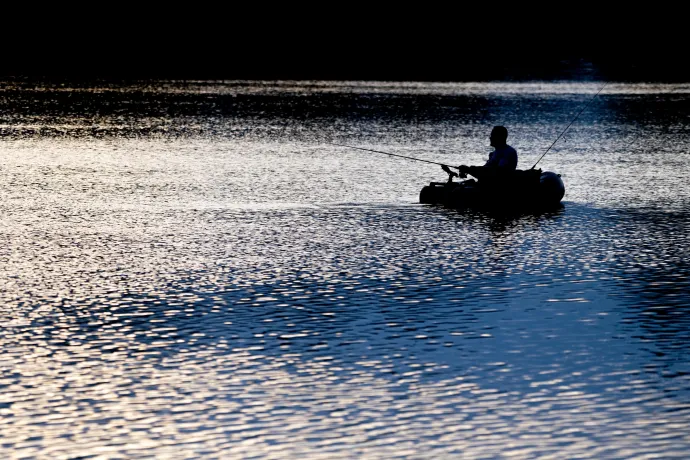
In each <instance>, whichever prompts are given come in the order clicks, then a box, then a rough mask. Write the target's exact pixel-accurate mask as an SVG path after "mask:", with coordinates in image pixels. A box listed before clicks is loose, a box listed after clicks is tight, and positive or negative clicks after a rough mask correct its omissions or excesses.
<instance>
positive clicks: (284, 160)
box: [0, 81, 690, 459]
mask: <svg viewBox="0 0 690 460" xmlns="http://www.w3.org/2000/svg"><path fill="white" fill-rule="evenodd" d="M602 86H603V82H588V83H573V82H565V81H564V82H556V83H547V82H532V83H498V82H497V83H457V84H450V83H448V84H440V83H420V84H415V83H361V82H359V83H358V82H303V83H294V82H272V83H268V82H266V83H261V82H234V81H233V82H230V81H228V82H153V83H151V82H135V83H129V84H113V83H102V84H100V85H90V86H86V85H65V86H60V85H51V84H37V83H35V82H26V81H24V82H20V83H17V82H6V83H5V84H4V85H3V90H2V91H0V130H1V132H2V134H3V140H2V143H1V144H0V155H1V156H0V158H1V159H2V163H1V164H0V178H1V180H2V187H1V188H0V207H1V208H0V209H1V214H0V218H1V219H2V221H1V227H0V229H1V233H0V238H1V239H2V243H3V244H2V245H1V246H0V260H1V261H2V263H1V264H0V282H1V283H2V284H1V286H2V289H1V290H0V296H1V298H2V304H3V306H4V308H3V309H2V310H1V311H0V327H1V329H0V331H1V335H0V344H1V345H2V351H3V353H2V356H1V357H0V365H1V366H2V373H1V374H0V386H1V387H2V392H0V414H2V417H1V418H0V448H1V449H2V452H3V457H5V458H133V457H136V458H329V459H330V458H353V457H355V458H429V459H431V458H434V459H436V458H504V457H505V458H508V457H512V458H598V459H599V458H653V457H656V458H675V457H680V458H683V457H685V456H686V451H687V450H688V448H689V447H690V432H688V429H687V426H688V422H689V421H690V406H689V404H688V403H689V402H690V391H689V390H690V378H689V374H688V372H690V366H689V365H688V356H689V352H690V345H689V343H690V341H689V339H690V320H689V319H688V315H690V300H689V299H690V296H688V294H689V293H690V281H689V279H690V278H689V275H690V264H689V263H688V260H689V259H688V247H690V244H689V243H690V241H689V240H690V237H689V236H688V235H689V234H690V231H689V230H690V228H689V227H690V212H689V211H688V210H689V209H690V208H689V207H688V204H689V203H690V186H688V181H687V178H688V177H690V166H689V162H688V151H689V149H688V146H689V145H690V118H689V115H690V98H689V97H688V94H689V93H690V86H689V85H687V84H651V83H648V84H645V83H635V84H632V83H630V84H623V83H618V84H617V83H609V84H607V85H606V87H604V89H603V90H602V91H601V93H599V94H598V95H596V96H595V94H597V92H598V91H599V90H600V89H601V88H602ZM583 109H584V110H583ZM580 111H582V112H581V113H580ZM578 113H580V115H579V116H578ZM576 116H577V118H575V117H576ZM573 119H575V122H573V124H572V126H571V127H570V128H569V129H568V131H567V132H566V134H565V136H563V138H561V139H560V140H559V141H558V142H557V143H556V144H555V145H554V146H553V148H552V149H551V150H550V151H549V152H548V154H547V155H546V156H545V157H544V158H543V159H542V160H541V161H540V163H539V167H541V168H543V169H545V170H550V171H555V172H557V173H560V174H561V175H562V177H563V180H564V182H565V184H566V196H565V198H564V200H563V207H562V208H560V209H558V210H555V211H553V212H549V213H543V214H534V215H522V216H496V215H490V214H483V213H474V212H469V211H466V212H460V211H456V210H450V209H444V208H440V207H434V206H426V205H420V204H418V194H419V191H420V189H421V188H422V187H423V186H424V185H426V184H427V183H428V182H429V181H437V180H444V179H445V177H444V173H443V171H441V168H440V167H438V166H436V165H432V164H428V163H423V162H415V161H410V160H405V159H400V158H394V157H391V156H387V155H383V154H376V153H367V152H363V151H360V150H356V149H348V148H343V147H339V146H335V145H333V144H332V142H335V143H341V144H347V145H352V146H357V147H362V148H369V149H374V150H380V151H384V152H391V153H396V154H399V155H405V156H413V157H417V158H422V159H426V160H429V161H437V162H446V163H448V164H452V165H457V164H463V163H464V164H481V163H482V162H483V161H485V159H486V157H487V155H488V152H489V146H488V135H489V132H490V130H491V127H492V126H493V125H494V124H503V125H506V126H507V127H508V129H509V132H510V136H509V139H508V141H509V143H510V144H512V145H513V146H514V147H516V148H517V150H518V152H519V154H520V164H519V167H520V168H523V169H527V168H529V167H531V166H532V165H533V164H534V163H535V162H536V161H537V160H538V159H539V157H540V156H541V155H542V154H543V153H544V152H545V151H546V150H547V149H548V148H549V146H551V144H552V143H553V142H554V141H555V140H556V139H557V138H558V136H559V135H560V134H561V133H562V132H563V130H564V129H565V128H566V127H567V126H568V125H569V123H571V121H573Z"/></svg>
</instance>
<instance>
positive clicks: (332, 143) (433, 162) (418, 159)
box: [327, 142, 458, 168]
mask: <svg viewBox="0 0 690 460" xmlns="http://www.w3.org/2000/svg"><path fill="white" fill-rule="evenodd" d="M327 144H331V145H338V146H340V147H347V148H350V149H357V150H364V151H366V152H374V153H383V154H384V155H390V156H393V157H400V158H407V159H408V160H415V161H423V162H424V163H431V164H434V165H441V166H445V167H448V165H446V164H444V163H437V162H436V161H429V160H422V159H421V158H415V157H406V156H405V155H398V154H397V153H389V152H381V151H380V150H372V149H365V148H362V147H353V146H351V145H343V144H336V143H334V142H327ZM451 168H458V167H457V166H451Z"/></svg>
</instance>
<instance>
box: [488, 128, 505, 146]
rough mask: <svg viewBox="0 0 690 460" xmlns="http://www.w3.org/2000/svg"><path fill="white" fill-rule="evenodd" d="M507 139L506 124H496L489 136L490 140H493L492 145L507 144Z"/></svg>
mask: <svg viewBox="0 0 690 460" xmlns="http://www.w3.org/2000/svg"><path fill="white" fill-rule="evenodd" d="M507 139H508V130H507V129H506V128H505V126H494V129H492V130H491V137H489V140H490V141H491V146H492V147H502V146H504V145H506V140H507Z"/></svg>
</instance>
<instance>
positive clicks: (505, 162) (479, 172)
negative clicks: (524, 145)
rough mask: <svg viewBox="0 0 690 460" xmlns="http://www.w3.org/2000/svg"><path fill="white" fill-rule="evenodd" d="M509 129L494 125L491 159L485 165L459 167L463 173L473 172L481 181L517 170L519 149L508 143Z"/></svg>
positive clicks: (490, 137) (491, 140)
mask: <svg viewBox="0 0 690 460" xmlns="http://www.w3.org/2000/svg"><path fill="white" fill-rule="evenodd" d="M507 140H508V130H507V129H506V128H505V126H494V128H493V129H492V130H491V136H489V141H490V143H491V146H492V147H493V148H494V151H493V152H491V153H490V154H489V160H488V161H487V162H486V163H485V164H484V166H465V165H461V166H459V167H458V169H459V170H460V173H461V174H462V175H465V174H471V175H472V176H474V177H476V178H477V179H479V180H480V181H481V180H482V179H486V178H489V177H491V178H495V177H497V176H500V175H502V173H504V172H506V171H515V169H516V168H517V163H518V155H517V151H516V150H515V149H514V148H513V147H511V146H510V145H508V144H507V143H506V141H507Z"/></svg>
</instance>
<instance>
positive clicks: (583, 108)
mask: <svg viewBox="0 0 690 460" xmlns="http://www.w3.org/2000/svg"><path fill="white" fill-rule="evenodd" d="M606 85H608V82H606V83H604V86H602V87H601V89H600V90H599V91H597V94H595V95H594V96H592V99H590V100H589V102H588V103H587V105H585V106H584V107H582V110H580V111H579V112H578V114H577V115H575V118H573V120H572V121H571V122H570V124H569V125H568V126H566V127H565V129H564V130H563V132H562V133H561V134H560V135H559V136H558V137H557V138H556V140H555V141H553V144H551V146H550V147H549V148H548V149H546V152H544V153H543V154H542V155H541V156H540V157H539V159H538V160H537V162H536V163H534V166H532V167H531V168H530V169H534V168H535V167H536V166H537V164H538V163H539V162H540V161H541V159H542V158H544V155H546V154H547V153H548V152H549V150H551V147H553V146H554V145H556V142H558V139H560V138H561V137H562V136H563V135H564V134H565V132H566V131H568V128H570V126H571V125H572V124H573V123H575V120H577V117H579V116H580V114H581V113H582V112H584V111H585V109H586V108H587V107H588V106H589V104H591V103H592V101H593V100H594V98H595V97H597V96H598V95H599V93H601V91H602V90H603V89H604V88H605V87H606Z"/></svg>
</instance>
